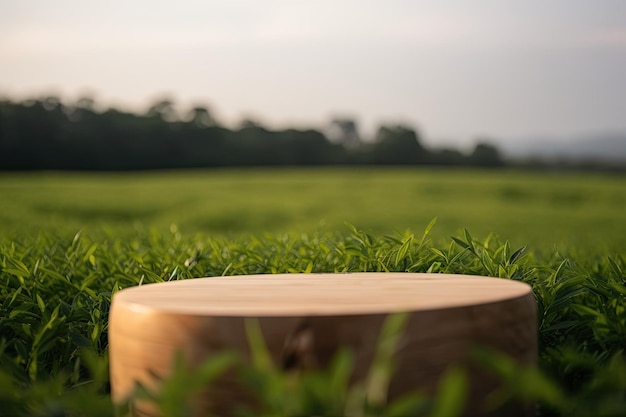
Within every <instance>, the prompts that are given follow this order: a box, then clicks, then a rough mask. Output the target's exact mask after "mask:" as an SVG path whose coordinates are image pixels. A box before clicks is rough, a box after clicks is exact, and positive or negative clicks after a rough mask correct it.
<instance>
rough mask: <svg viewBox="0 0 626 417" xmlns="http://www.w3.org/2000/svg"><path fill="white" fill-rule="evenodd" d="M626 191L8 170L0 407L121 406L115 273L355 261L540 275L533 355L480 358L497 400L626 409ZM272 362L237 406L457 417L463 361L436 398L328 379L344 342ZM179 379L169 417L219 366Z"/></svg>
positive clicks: (146, 276) (302, 174) (73, 412)
mask: <svg viewBox="0 0 626 417" xmlns="http://www.w3.org/2000/svg"><path fill="white" fill-rule="evenodd" d="M625 203H626V178H625V177H623V176H610V175H586V174H585V175H583V174H573V173H569V174H563V173H541V174H539V173H525V172H515V171H500V170H494V171H470V170H434V169H428V170H426V169H402V170H400V169H367V170H363V169H353V170H349V169H328V170H326V169H324V170H313V169H311V170H304V169H285V170H224V171H188V172H169V173H133V174H61V173H28V174H26V173H22V174H2V175H0V416H52V415H54V416H103V417H104V416H107V417H110V416H113V415H116V416H122V415H125V414H124V412H123V411H120V410H117V411H116V410H115V408H114V407H113V405H112V404H111V401H110V397H109V388H108V383H109V380H108V367H107V347H108V339H107V326H108V316H107V314H108V311H109V307H110V303H111V299H112V297H113V296H114V293H115V292H116V291H118V290H119V289H121V288H125V287H129V286H134V285H138V284H139V283H140V282H142V283H144V284H147V283H153V282H161V281H166V280H173V279H188V278H193V277H200V276H217V275H223V274H225V275H239V274H252V273H282V272H291V273H299V272H357V271H359V272H360V271H391V272H393V271H410V272H427V271H428V272H447V273H463V274H474V275H488V276H494V277H501V278H507V279H515V280H520V281H523V282H526V283H528V284H529V285H531V286H532V288H533V292H534V295H535V298H536V301H537V308H538V317H539V321H538V331H539V335H538V336H539V369H533V368H531V369H519V368H517V367H515V366H514V364H512V363H509V362H507V360H506V358H503V357H498V356H497V355H488V356H483V357H482V359H481V358H477V360H479V361H480V362H481V366H485V367H487V368H488V369H491V370H492V371H493V372H495V373H496V374H497V375H499V376H500V377H502V379H503V381H504V383H505V385H504V390H503V391H501V392H498V393H495V395H494V398H492V400H493V401H492V404H491V407H495V406H497V404H498V401H501V402H502V401H508V400H511V399H513V400H519V401H521V400H530V401H534V402H537V404H538V406H539V408H538V410H539V413H540V414H539V415H541V416H604V417H613V416H614V417H617V416H623V415H626V355H625V353H624V347H625V346H626V274H625V271H626V262H625V260H624V255H625V253H626V221H625V220H626V210H624V207H625V206H626V204H625ZM435 217H437V222H436V223H435V224H434V226H433V228H432V229H430V228H429V227H428V226H427V225H431V226H432V225H433V222H431V220H432V219H434V218H435ZM345 222H348V223H350V224H353V225H355V226H350V225H346V224H345ZM465 229H467V231H465ZM523 247H526V249H525V250H522V248H523ZM257 342H258V341H257ZM383 345H385V346H390V345H389V344H388V343H387V344H383ZM389 349H390V348H389V347H387V355H389V354H390V353H389V352H390V350H389ZM391 351H392V350H391ZM260 352H261V353H262V349H260ZM257 353H259V352H257ZM383 353H384V352H383ZM383 356H384V355H383ZM257 357H259V356H258V355H257ZM340 359H341V358H340ZM388 359H389V358H388ZM261 362H263V363H265V365H263V366H260V367H259V366H257V367H256V368H255V366H256V365H258V364H254V363H253V364H252V368H253V369H251V370H250V369H248V372H253V375H254V378H252V383H253V389H254V391H255V392H256V393H257V395H258V396H259V399H260V402H261V404H263V407H264V408H263V409H262V410H261V412H258V413H256V414H254V413H252V414H251V413H248V414H243V415H248V416H250V417H251V416H252V415H255V416H267V417H270V416H304V415H309V416H313V415H318V416H320V415H324V416H337V415H350V416H355V417H359V416H361V417H374V416H377V417H383V416H385V417H393V416H395V417H402V416H409V415H410V416H430V417H454V416H456V415H457V414H458V412H459V411H460V409H461V408H459V407H462V403H463V398H464V396H463V395H464V394H463V386H464V382H463V373H462V370H456V371H452V372H451V373H450V374H449V375H446V377H445V378H444V379H443V381H442V385H441V390H440V391H439V393H438V394H437V396H436V397H435V398H426V397H424V396H420V395H416V396H415V397H413V398H412V399H411V400H410V401H408V402H404V403H401V404H391V405H389V404H381V403H372V402H371V399H368V397H367V395H366V394H367V389H368V388H367V387H369V386H376V387H378V388H377V389H380V387H381V386H382V387H383V388H384V381H385V380H386V377H385V376H384V375H385V372H388V371H389V369H390V368H389V367H387V368H385V369H386V371H384V372H383V374H382V375H383V377H382V381H383V382H381V379H380V378H379V379H378V380H368V381H365V385H364V387H365V388H364V390H362V391H358V389H357V391H354V390H348V388H347V387H345V386H343V385H342V387H343V388H342V389H334V388H332V387H336V386H337V385H336V384H334V383H332V381H335V383H336V382H337V379H339V380H344V379H345V377H346V375H348V374H347V373H346V372H348V371H346V369H348V370H349V360H348V359H346V358H345V357H344V358H343V362H342V361H341V360H340V361H339V362H337V364H338V365H337V366H336V367H335V368H333V369H334V370H330V372H331V373H330V374H312V375H303V376H302V377H299V378H298V379H295V380H294V379H293V378H292V377H290V376H282V375H280V374H278V373H277V372H276V370H275V369H272V368H268V366H267V361H261ZM383 362H384V361H383ZM225 363H226V362H218V363H216V364H213V365H210V366H208V367H205V368H202V369H204V370H205V371H206V370H210V371H211V372H213V371H215V372H217V370H220V369H222V368H223V367H224V366H225ZM176 375H177V378H179V379H174V381H173V382H172V383H171V384H170V385H167V387H168V388H167V389H165V390H164V391H163V393H162V394H161V395H160V396H158V397H157V398H155V399H154V400H155V401H156V402H157V403H158V404H160V406H161V407H162V410H163V413H164V414H163V415H164V416H172V417H173V416H183V415H185V413H184V411H185V409H184V407H182V404H183V403H182V401H184V398H185V396H184V395H182V394H181V389H182V388H181V387H183V388H184V390H186V389H187V388H188V387H189V386H194V385H195V384H196V383H197V380H194V378H205V377H206V375H204V376H202V375H187V374H176ZM378 375H379V376H380V374H378ZM342 378H343V379H342ZM255 384H256V385H255ZM381 384H382V385H381ZM277 393H278V394H277ZM140 394H141V393H140V392H138V395H140ZM276 395H278V397H276ZM276 398H278V399H279V401H275V399H276ZM355 398H356V399H357V401H356V402H355V400H354V399H355ZM458 404H460V405H458ZM494 404H495V405H494Z"/></svg>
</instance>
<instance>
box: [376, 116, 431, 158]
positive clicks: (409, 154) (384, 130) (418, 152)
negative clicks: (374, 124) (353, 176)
mask: <svg viewBox="0 0 626 417" xmlns="http://www.w3.org/2000/svg"><path fill="white" fill-rule="evenodd" d="M427 159H428V152H427V151H426V149H425V148H424V147H423V146H422V144H421V143H420V140H419V137H418V135H417V133H416V132H415V130H413V129H411V128H410V127H406V126H402V125H395V126H381V127H380V128H379V129H378V132H377V133H376V140H375V144H374V148H373V150H372V160H373V162H374V163H379V164H401V165H410V164H419V163H424V162H426V161H427Z"/></svg>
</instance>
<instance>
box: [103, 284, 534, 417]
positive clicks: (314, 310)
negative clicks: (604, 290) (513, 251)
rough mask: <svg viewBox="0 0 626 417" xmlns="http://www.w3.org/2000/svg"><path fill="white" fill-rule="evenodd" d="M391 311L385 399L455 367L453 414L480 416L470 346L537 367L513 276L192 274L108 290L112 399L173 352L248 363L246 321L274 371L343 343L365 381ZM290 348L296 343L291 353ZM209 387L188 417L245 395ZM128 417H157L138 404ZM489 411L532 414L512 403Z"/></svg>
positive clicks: (155, 381) (153, 379)
mask: <svg viewBox="0 0 626 417" xmlns="http://www.w3.org/2000/svg"><path fill="white" fill-rule="evenodd" d="M395 312H408V313H409V314H410V316H409V319H408V323H407V326H406V329H405V334H404V338H403V341H402V344H401V347H400V348H399V350H398V352H397V354H396V357H395V360H396V364H397V368H396V369H397V370H396V372H395V373H394V376H393V379H392V381H391V385H390V392H389V397H390V399H391V400H393V399H394V398H397V397H398V396H399V395H402V394H404V393H407V392H409V391H415V390H416V389H421V390H423V391H424V392H427V393H429V392H430V393H432V392H435V390H436V388H437V384H438V382H439V378H440V377H441V375H442V374H444V373H445V371H446V370H447V369H448V367H449V366H450V365H452V364H455V365H458V366H462V367H464V369H466V370H467V372H468V375H469V377H470V392H469V399H470V400H469V404H467V406H466V407H465V411H464V415H467V416H477V415H485V410H484V405H483V404H484V400H485V398H486V397H487V396H488V395H489V393H490V392H492V391H493V390H494V389H496V388H497V387H498V381H497V380H496V379H495V378H494V377H493V376H492V375H490V374H489V373H488V372H486V371H485V370H484V369H483V368H481V367H480V366H477V365H476V363H475V361H474V360H473V359H472V358H471V357H470V352H471V349H472V348H473V347H474V346H483V347H488V348H491V349H494V350H497V351H499V352H502V353H504V354H506V355H508V356H509V357H511V358H513V359H514V360H515V361H516V362H517V363H519V364H521V365H533V364H535V363H536V361H537V327H536V306H535V300H534V297H533V294H532V292H531V288H530V287H529V286H528V285H526V284H524V283H520V282H517V281H513V280H508V279H498V278H487V277H476V276H467V275H448V274H416V273H352V274H281V275H249V276H234V277H219V278H197V279H190V280H183V281H175V282H167V283H159V284H149V285H143V286H138V287H133V288H128V289H125V290H122V291H120V292H118V293H117V294H115V296H114V298H113V302H112V306H111V312H110V316H109V356H110V374H111V390H112V396H113V400H114V401H122V400H124V399H125V398H126V397H127V396H128V395H129V394H130V393H131V392H132V391H133V389H134V387H135V384H136V383H137V382H141V383H142V384H144V385H145V386H148V387H152V388H157V389H158V386H159V378H166V377H167V376H168V374H169V372H170V369H171V363H172V358H173V356H174V355H175V354H176V352H179V351H180V352H182V353H183V355H184V356H185V358H186V360H187V361H188V363H189V364H190V366H193V365H194V364H198V363H200V362H202V361H204V360H206V359H207V358H210V357H211V356H212V355H215V354H216V353H218V352H222V351H224V350H234V351H238V352H241V353H243V354H244V355H247V354H248V353H249V350H248V341H247V338H246V333H245V327H244V326H245V324H244V323H245V320H246V318H256V319H257V320H258V323H259V326H260V328H261V331H262V333H263V336H264V338H265V342H266V344H267V346H268V349H269V351H270V353H271V355H272V357H273V359H274V361H275V363H276V364H278V365H279V366H281V365H282V366H285V367H286V368H291V367H294V366H296V367H307V366H319V367H324V366H326V365H327V364H328V363H329V361H330V359H331V358H332V356H333V355H334V353H335V352H337V350H338V348H339V347H347V348H349V349H351V350H352V352H353V354H354V358H355V370H354V379H355V380H358V379H360V378H363V377H365V375H366V374H367V371H368V369H369V365H370V363H371V361H372V358H373V355H374V351H375V348H376V342H377V339H378V336H379V332H380V330H381V326H382V324H383V322H384V320H385V318H386V317H387V316H388V315H389V314H391V313H395ZM302 335H305V336H302ZM298 338H300V339H298ZM294 340H300V342H298V343H300V344H301V345H304V347H302V346H300V347H299V348H298V349H294V348H293V346H292V347H290V344H291V345H293V343H294V342H293V341H294ZM210 390H213V391H210ZM210 390H209V391H207V394H206V395H204V396H203V398H201V399H198V400H197V401H196V402H195V403H194V404H193V410H194V415H198V416H201V415H220V414H223V415H228V414H229V412H230V411H232V408H231V407H232V406H233V404H236V403H238V402H242V401H244V402H245V401H247V398H249V397H250V396H249V395H246V393H245V392H244V388H242V387H241V384H238V383H237V381H234V380H230V381H226V380H224V381H221V382H220V384H218V386H217V387H215V388H210ZM135 411H136V413H137V415H154V416H156V415H157V411H156V410H155V409H154V408H153V407H150V405H147V404H137V407H136V409H135ZM492 415H506V416H516V415H517V416H527V415H533V413H532V409H530V408H528V407H520V406H519V405H515V406H509V407H508V408H505V409H501V410H497V411H495V412H493V413H492Z"/></svg>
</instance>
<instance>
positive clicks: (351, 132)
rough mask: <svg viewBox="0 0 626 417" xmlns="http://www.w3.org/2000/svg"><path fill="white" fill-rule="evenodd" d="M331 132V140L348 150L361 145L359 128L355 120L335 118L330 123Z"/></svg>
mask: <svg viewBox="0 0 626 417" xmlns="http://www.w3.org/2000/svg"><path fill="white" fill-rule="evenodd" d="M329 130H330V131H329V136H330V138H331V140H332V141H333V142H336V143H339V144H341V145H343V146H345V147H346V148H356V147H357V146H359V145H360V144H361V136H360V135H359V127H358V124H357V122H356V120H354V119H350V118H343V117H339V118H334V119H333V120H332V121H331V122H330V129H329Z"/></svg>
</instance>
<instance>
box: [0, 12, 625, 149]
mask: <svg viewBox="0 0 626 417" xmlns="http://www.w3.org/2000/svg"><path fill="white" fill-rule="evenodd" d="M47 93H55V94H58V95H60V96H62V97H63V98H65V99H68V100H73V99H76V98H78V97H79V96H81V95H83V94H85V93H94V94H95V97H96V99H97V101H98V102H99V103H102V104H104V105H115V106H119V107H123V108H126V109H130V110H144V109H146V108H147V106H148V104H149V102H150V101H153V100H154V99H155V98H158V97H163V96H169V97H173V98H174V99H175V100H176V102H177V103H179V105H180V107H181V108H184V107H187V106H189V105H191V104H192V103H205V104H208V105H209V106H210V107H211V108H212V109H213V110H214V112H215V113H216V115H217V116H218V118H219V119H220V120H222V121H224V122H231V123H234V122H236V121H238V120H240V118H241V117H243V116H251V117H256V118H258V119H259V120H260V121H261V122H263V123H265V124H267V125H270V126H275V127H281V126H286V125H296V126H308V127H315V126H322V125H324V124H325V123H326V122H327V121H328V120H329V119H330V118H331V116H333V115H350V116H355V117H356V118H357V120H358V121H359V122H360V125H361V127H362V128H363V130H366V131H367V130H370V131H371V130H372V129H373V128H374V127H375V126H377V125H378V123H380V122H395V121H401V122H405V123H409V124H412V125H414V126H415V127H417V128H419V130H420V132H421V133H422V135H423V136H424V138H425V140H426V141H427V142H429V143H444V142H445V143H455V144H463V143H470V142H473V140H474V139H475V138H476V137H477V136H489V137H493V138H496V139H499V140H515V139H520V138H524V137H530V136H537V135H548V136H552V137H557V138H558V137H560V138H565V137H568V136H572V135H581V134H582V135H584V134H593V133H601V132H615V131H621V132H623V131H626V1H622V0H615V1H605V0H595V1H591V0H585V1H579V0H550V1H538V0H526V1H523V0H509V1H496V0H492V1H490V0H472V1H461V0H439V1H432V0H430V1H418V0H379V1H374V0H358V1H357V0H354V1H353V0H316V1H299V0H262V1H261V0H257V1H252V0H207V1H183V0H179V1H176V2H164V1H156V0H152V1H148V0H132V1H121V0H109V1H106V2H105V1H101V2H88V1H78V0H56V1H49V0H32V1H30V0H21V1H9V0H0V96H7V95H8V96H10V97H14V98H24V97H28V96H39V95H42V94H47Z"/></svg>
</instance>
